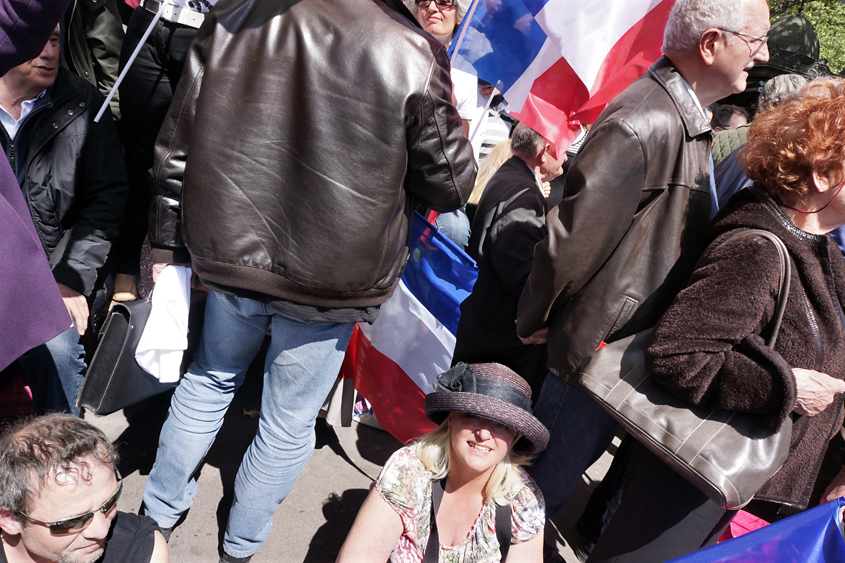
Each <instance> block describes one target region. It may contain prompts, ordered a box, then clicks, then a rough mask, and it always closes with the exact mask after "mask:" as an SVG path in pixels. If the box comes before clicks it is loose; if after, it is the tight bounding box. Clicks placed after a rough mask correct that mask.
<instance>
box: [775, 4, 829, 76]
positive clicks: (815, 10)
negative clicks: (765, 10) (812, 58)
mask: <svg viewBox="0 0 845 563" xmlns="http://www.w3.org/2000/svg"><path fill="white" fill-rule="evenodd" d="M768 2H769V9H770V10H771V14H772V20H775V19H777V18H779V17H780V16H782V15H784V14H797V13H801V9H802V6H803V14H804V17H806V18H807V19H808V20H809V21H810V23H812V24H813V27H815V28H816V32H817V33H818V34H819V43H820V44H821V56H822V58H824V59H827V64H828V66H830V70H832V71H833V72H836V73H839V72H841V71H842V70H843V69H845V3H843V1H842V0H804V1H802V0H768Z"/></svg>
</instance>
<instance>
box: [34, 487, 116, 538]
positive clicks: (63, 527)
mask: <svg viewBox="0 0 845 563" xmlns="http://www.w3.org/2000/svg"><path fill="white" fill-rule="evenodd" d="M122 492H123V483H120V485H119V486H118V487H117V491H115V493H114V494H113V495H112V496H110V497H109V499H108V500H107V501H106V502H104V503H103V505H102V506H101V507H100V508H98V509H97V510H95V511H94V512H86V513H85V514H80V515H79V516H73V517H71V518H65V519H63V520H56V521H55V522H45V521H44V520H37V519H35V518H33V517H31V516H27V515H26V514H24V513H21V516H23V517H24V518H25V519H26V520H28V521H30V522H34V523H35V524H41V525H42V526H48V527H49V528H50V533H51V534H53V535H54V536H66V535H68V534H76V533H77V532H81V531H82V530H84V529H85V528H87V527H88V526H89V525H90V524H91V522H93V520H94V515H95V514H96V513H97V512H102V513H103V516H106V515H108V513H109V512H111V511H112V510H114V507H115V506H117V501H118V499H120V493H122Z"/></svg>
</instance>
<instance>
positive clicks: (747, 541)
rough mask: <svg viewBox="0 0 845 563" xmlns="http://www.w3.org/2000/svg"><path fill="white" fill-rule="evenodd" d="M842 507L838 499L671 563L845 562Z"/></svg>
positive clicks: (841, 502) (844, 504) (844, 502)
mask: <svg viewBox="0 0 845 563" xmlns="http://www.w3.org/2000/svg"><path fill="white" fill-rule="evenodd" d="M843 506H845V501H843V499H841V498H838V499H836V500H834V501H831V502H829V503H827V504H823V505H821V506H817V507H815V508H813V509H811V510H807V511H805V512H801V513H799V514H796V515H795V516H790V517H789V518H785V519H783V520H781V521H780V522H775V523H774V524H769V525H768V526H766V527H764V528H760V529H759V530H755V531H753V532H749V533H747V534H745V535H743V536H740V537H738V538H735V539H732V540H728V541H726V542H722V543H719V544H716V545H714V546H712V547H708V548H706V549H701V550H699V551H695V552H693V553H690V554H689V555H685V556H683V557H679V558H677V559H673V560H672V561H671V563H759V562H761V561H765V562H766V563H796V562H799V561H800V562H801V563H839V562H842V561H845V542H843V541H842V533H841V532H840V526H841V522H840V520H839V511H840V510H841V509H842V507H843Z"/></svg>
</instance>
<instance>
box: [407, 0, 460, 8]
mask: <svg viewBox="0 0 845 563" xmlns="http://www.w3.org/2000/svg"><path fill="white" fill-rule="evenodd" d="M431 2H432V0H415V2H414V3H415V4H416V5H417V7H418V8H421V9H423V10H425V9H426V8H428V7H429V5H431ZM434 3H435V4H437V7H438V8H440V9H441V10H449V9H451V8H453V7H454V6H455V3H454V2H453V0H434Z"/></svg>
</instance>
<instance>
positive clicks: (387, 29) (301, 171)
mask: <svg viewBox="0 0 845 563" xmlns="http://www.w3.org/2000/svg"><path fill="white" fill-rule="evenodd" d="M445 61H446V54H445V51H444V50H443V48H442V47H441V46H440V45H439V44H437V43H436V42H434V41H433V40H431V39H430V38H428V37H427V36H424V35H423V33H422V32H421V31H420V30H419V29H418V28H416V26H415V25H414V24H412V23H411V22H410V21H408V20H406V19H405V18H404V17H403V16H402V15H400V14H399V13H398V12H395V11H393V10H391V9H389V8H387V7H386V6H385V5H384V4H382V3H381V2H374V1H372V0H328V1H327V0H300V1H298V2H293V1H288V2H281V3H280V2H270V1H264V0H246V1H241V2H230V3H224V4H221V5H218V6H217V8H216V10H215V11H214V12H212V13H211V14H210V15H209V16H208V19H207V20H206V23H205V24H204V26H203V27H202V28H201V29H200V31H199V33H198V36H197V40H196V41H195V43H194V45H193V46H192V49H191V53H189V60H188V63H187V64H186V68H185V74H184V75H183V78H182V81H181V82H180V88H179V90H178V91H177V94H176V98H175V99H174V106H176V107H178V106H179V105H180V104H182V105H183V106H182V107H183V108H184V109H185V112H186V113H188V114H189V119H190V120H191V122H192V124H193V125H192V126H189V127H185V126H184V124H183V123H181V121H182V120H183V119H184V118H183V114H184V113H185V112H174V111H171V112H170V115H169V116H168V120H167V121H166V122H165V125H164V127H163V129H162V134H161V136H160V137H159V142H158V146H157V148H156V167H155V168H154V173H155V175H156V179H157V180H158V182H159V183H160V184H161V185H162V186H163V187H164V188H167V189H169V190H170V191H172V192H174V193H176V194H178V193H179V191H181V182H182V171H183V170H184V191H183V197H184V200H183V214H182V221H183V222H184V229H183V233H184V236H185V242H186V243H187V247H188V249H189V250H190V252H191V258H192V262H193V265H194V268H195V269H196V270H197V272H198V274H199V275H200V276H201V277H203V278H204V279H207V280H208V281H211V282H212V283H217V284H220V285H224V286H230V287H235V288H240V289H246V290H250V291H257V292H261V293H263V294H266V295H271V296H275V297H278V298H283V299H288V300H291V301H294V302H298V303H304V304H306V305H313V306H321V307H339V306H350V305H351V306H371V305H376V304H379V303H380V302H382V301H383V300H384V299H385V298H386V296H387V295H389V292H390V291H391V290H392V287H393V285H394V283H395V280H396V278H397V275H398V273H399V272H401V269H402V268H403V267H404V262H405V260H406V258H407V253H406V252H407V251H406V248H405V240H406V238H407V228H408V227H407V225H408V224H407V215H408V213H409V211H410V205H411V202H410V198H408V197H407V195H408V192H410V194H412V195H415V196H417V197H418V198H419V199H420V200H421V201H422V202H424V203H425V204H427V205H428V206H429V207H432V208H434V209H440V210H444V211H445V210H449V209H453V208H455V207H458V206H459V205H460V204H461V203H462V199H463V197H462V194H461V189H462V188H460V186H463V185H466V184H471V178H470V177H471V176H472V175H473V174H474V164H473V162H472V159H471V158H467V153H466V151H464V150H462V147H463V145H464V144H465V143H463V142H462V141H461V140H458V136H459V135H460V130H459V129H457V130H456V129H454V128H453V127H452V128H450V126H449V125H448V124H449V123H451V122H452V121H451V119H452V117H457V116H456V114H455V115H454V116H453V115H452V114H454V113H455V110H454V108H452V107H451V105H449V104H448V103H446V101H447V100H449V99H450V97H451V93H450V81H449V76H448V73H447V72H446V69H447V68H448V66H447V65H446V63H445ZM174 129H175V134H174V133H173V130H174ZM188 144H190V155H189V157H187V166H185V153H186V150H187V145H188ZM466 144H467V145H468V143H466ZM444 164H446V165H445V166H444ZM403 186H404V188H405V189H403ZM406 189H407V192H406ZM156 242H159V243H163V244H162V245H163V246H170V243H169V242H168V241H167V240H166V237H163V238H162V239H160V240H158V241H156ZM177 246H178V245H177Z"/></svg>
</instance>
